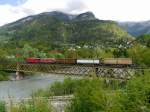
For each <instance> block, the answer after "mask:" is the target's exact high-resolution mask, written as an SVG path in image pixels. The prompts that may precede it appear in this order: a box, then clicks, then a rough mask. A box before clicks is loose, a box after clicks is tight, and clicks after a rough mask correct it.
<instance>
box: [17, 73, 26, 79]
mask: <svg viewBox="0 0 150 112" xmlns="http://www.w3.org/2000/svg"><path fill="white" fill-rule="evenodd" d="M23 78H24V72H20V71H16V80H22V79H23Z"/></svg>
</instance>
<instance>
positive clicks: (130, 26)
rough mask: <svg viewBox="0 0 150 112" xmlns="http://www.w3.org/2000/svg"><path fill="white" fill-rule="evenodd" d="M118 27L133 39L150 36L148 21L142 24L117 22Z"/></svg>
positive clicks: (149, 22)
mask: <svg viewBox="0 0 150 112" xmlns="http://www.w3.org/2000/svg"><path fill="white" fill-rule="evenodd" d="M118 25H119V26H120V27H122V28H123V29H125V30H126V31H127V32H128V33H129V34H131V35H133V36H135V37H137V36H140V35H143V34H150V20H149V21H143V22H119V23H118Z"/></svg>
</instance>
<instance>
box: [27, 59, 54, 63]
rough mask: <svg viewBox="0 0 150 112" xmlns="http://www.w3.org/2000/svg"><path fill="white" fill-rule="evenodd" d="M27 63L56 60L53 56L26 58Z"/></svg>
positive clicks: (52, 61)
mask: <svg viewBox="0 0 150 112" xmlns="http://www.w3.org/2000/svg"><path fill="white" fill-rule="evenodd" d="M26 62H27V63H55V62H56V60H55V59H53V58H43V59H42V58H27V59H26Z"/></svg>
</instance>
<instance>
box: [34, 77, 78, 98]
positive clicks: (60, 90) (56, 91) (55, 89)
mask: <svg viewBox="0 0 150 112" xmlns="http://www.w3.org/2000/svg"><path fill="white" fill-rule="evenodd" d="M80 81H81V80H80V79H79V80H78V79H71V78H66V79H64V81H63V82H57V81H56V82H54V84H52V85H51V86H50V87H48V88H47V89H46V90H42V89H39V90H38V91H37V92H34V93H33V96H36V97H38V96H44V97H49V96H53V95H54V96H62V95H70V94H73V93H74V92H75V90H76V89H77V87H78V86H80Z"/></svg>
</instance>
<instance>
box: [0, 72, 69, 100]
mask: <svg viewBox="0 0 150 112" xmlns="http://www.w3.org/2000/svg"><path fill="white" fill-rule="evenodd" d="M12 77H13V75H12ZM65 77H67V76H64V75H55V74H36V75H29V76H26V77H25V79H23V80H19V81H0V100H1V99H5V98H9V97H12V98H17V99H20V98H27V97H30V96H31V94H32V92H33V91H36V90H38V89H43V88H47V87H48V86H50V84H52V83H54V82H55V81H63V79H64V78H65Z"/></svg>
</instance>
